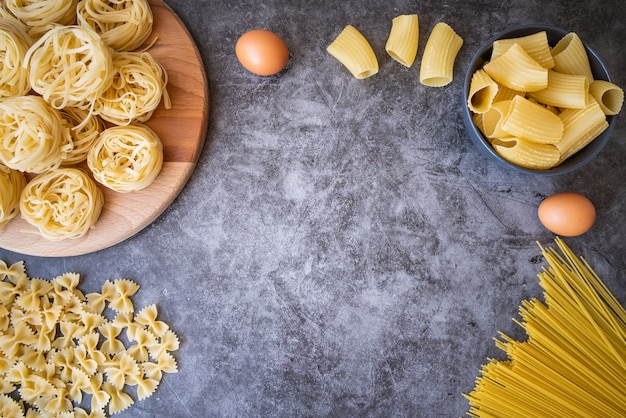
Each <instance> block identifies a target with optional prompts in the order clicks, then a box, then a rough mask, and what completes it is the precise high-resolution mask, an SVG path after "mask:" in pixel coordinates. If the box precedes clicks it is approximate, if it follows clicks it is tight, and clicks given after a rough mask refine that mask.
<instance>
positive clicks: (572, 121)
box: [556, 97, 609, 162]
mask: <svg viewBox="0 0 626 418" xmlns="http://www.w3.org/2000/svg"><path fill="white" fill-rule="evenodd" d="M559 118H560V119H561V121H562V122H563V138H562V139H561V141H560V142H559V143H558V144H556V146H557V147H558V149H559V152H560V154H561V158H560V161H561V162H562V161H564V160H566V159H567V158H569V157H570V156H572V155H574V154H575V153H577V152H578V151H580V150H581V149H583V148H584V147H585V146H586V145H587V144H589V143H590V142H591V141H593V140H594V139H595V138H597V137H598V135H600V134H601V133H602V132H604V130H606V128H608V127H609V123H608V122H607V120H606V116H605V114H604V112H603V111H602V109H601V108H600V105H599V104H598V102H596V100H595V99H594V98H593V97H590V98H589V105H588V106H586V107H585V108H583V109H565V110H563V111H562V112H561V113H560V114H559Z"/></svg>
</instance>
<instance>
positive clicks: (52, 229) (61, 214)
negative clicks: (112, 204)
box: [20, 168, 104, 241]
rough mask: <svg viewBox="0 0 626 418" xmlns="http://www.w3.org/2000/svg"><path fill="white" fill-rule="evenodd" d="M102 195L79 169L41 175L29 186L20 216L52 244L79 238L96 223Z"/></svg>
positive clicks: (58, 170) (62, 169)
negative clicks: (52, 242)
mask: <svg viewBox="0 0 626 418" xmlns="http://www.w3.org/2000/svg"><path fill="white" fill-rule="evenodd" d="M103 204H104V198H103V193H102V190H100V188H98V186H97V185H96V183H95V182H94V181H93V180H92V179H91V178H90V177H89V176H88V175H87V173H85V172H84V171H83V170H81V169H79V168H58V169H55V170H50V171H46V172H45V173H43V174H39V175H38V176H36V177H35V178H34V179H32V180H31V181H30V182H28V184H27V185H26V188H25V189H24V190H23V191H22V195H21V198H20V213H21V215H22V217H23V218H24V219H25V220H26V221H27V222H28V223H30V224H31V225H33V226H35V227H37V228H38V229H39V232H40V233H41V235H43V236H44V237H46V238H47V239H49V240H52V241H60V240H63V239H66V238H79V237H82V236H83V235H85V234H86V233H87V232H88V231H89V229H90V228H91V227H92V226H93V225H94V224H95V223H96V221H97V220H98V218H99V216H100V211H101V210H102V206H103Z"/></svg>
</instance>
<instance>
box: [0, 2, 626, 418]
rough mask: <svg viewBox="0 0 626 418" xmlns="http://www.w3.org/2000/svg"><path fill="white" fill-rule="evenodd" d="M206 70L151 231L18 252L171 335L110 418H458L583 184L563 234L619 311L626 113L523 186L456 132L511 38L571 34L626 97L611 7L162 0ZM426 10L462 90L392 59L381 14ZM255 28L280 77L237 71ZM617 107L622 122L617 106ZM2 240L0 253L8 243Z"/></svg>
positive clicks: (422, 18)
mask: <svg viewBox="0 0 626 418" xmlns="http://www.w3.org/2000/svg"><path fill="white" fill-rule="evenodd" d="M167 3H168V4H169V5H170V6H171V7H172V9H173V10H174V11H175V12H176V13H177V14H178V15H179V16H180V19H181V20H182V21H183V22H184V23H185V24H186V25H187V27H188V29H189V31H190V33H191V35H192V36H193V38H194V39H195V41H196V43H197V45H198V49H199V50H200V53H201V56H202V57H203V60H204V63H205V67H206V71H207V76H208V80H209V89H210V105H211V110H210V123H209V131H208V136H207V139H206V144H205V147H204V150H203V153H202V155H201V157H200V161H199V163H198V166H197V169H196V171H195V172H194V174H193V176H192V177H191V179H190V181H189V183H188V184H187V186H186V187H185V189H184V190H183V192H182V193H181V194H180V196H179V197H178V198H177V199H176V201H175V202H174V203H173V204H172V205H171V206H170V207H169V208H168V209H167V210H166V211H165V213H163V215H162V216H160V217H159V218H158V219H157V220H156V221H155V222H154V223H153V224H151V225H150V226H149V227H147V228H146V229H145V230H143V231H141V232H140V233H138V234H137V235H136V236H134V237H132V238H130V239H128V240H126V241H125V242H123V243H121V244H118V245H117V246H115V247H113V248H109V249H106V250H102V251H99V252H97V253H94V254H90V255H85V256H77V257H66V258H40V257H30V256H24V255H20V254H15V253H12V252H9V251H6V250H0V258H2V259H4V260H6V261H7V262H15V261H19V260H25V261H26V263H27V267H28V269H29V273H30V275H31V276H34V277H45V278H52V277H54V276H56V275H58V274H61V273H64V272H66V271H75V272H78V273H80V274H81V275H82V276H83V282H82V284H81V288H83V289H85V290H87V291H93V290H96V289H99V288H100V287H101V286H102V284H103V282H104V281H105V280H107V279H115V278H119V277H124V278H129V279H132V280H135V281H136V282H138V283H139V284H140V285H141V290H140V291H139V293H138V294H137V295H136V296H135V297H134V301H135V304H136V305H137V306H138V307H142V306H145V305H147V304H150V303H156V304H158V306H159V309H160V318H161V319H162V320H164V321H166V322H168V323H169V324H170V326H171V327H172V328H173V329H174V330H175V331H176V332H177V333H178V335H179V336H180V338H181V348H180V350H179V351H178V352H176V353H175V356H176V358H177V360H178V363H179V369H180V371H179V373H177V374H170V375H166V376H165V378H164V380H163V382H162V383H161V386H160V387H159V389H158V391H157V392H156V393H155V394H154V395H153V396H152V397H151V398H149V399H147V400H145V401H141V402H138V403H136V404H135V405H134V406H133V407H132V408H131V409H129V410H127V411H125V412H123V413H120V414H119V415H117V416H119V417H204V416H207V417H248V416H277V417H304V416H310V417H312V416H332V417H352V416H367V417H391V416H420V417H459V416H462V415H464V414H465V413H466V411H467V410H468V403H467V401H466V400H465V399H464V398H463V397H462V393H467V392H469V391H471V390H472V388H473V385H474V380H475V378H476V377H477V376H478V375H479V372H480V367H481V365H482V364H484V363H486V361H487V358H488V357H496V358H502V353H501V352H499V350H497V349H496V347H495V345H494V342H493V338H494V337H496V336H497V333H498V331H504V332H506V333H508V334H510V335H513V336H515V337H517V338H524V334H523V332H521V331H520V329H519V328H518V327H517V326H516V325H514V323H513V321H512V318H514V317H517V311H518V307H519V305H520V303H521V301H522V300H524V299H526V298H532V297H541V289H540V288H539V286H538V283H537V278H536V274H537V273H538V272H539V271H540V269H541V267H542V265H544V260H543V259H542V258H541V256H540V251H539V248H538V246H537V243H536V242H537V241H539V242H541V243H543V244H552V241H553V238H554V236H553V235H552V234H551V233H549V232H548V231H546V230H545V229H543V227H542V226H541V225H540V224H539V222H538V220H537V216H536V209H537V205H538V204H539V203H540V202H541V200H542V199H543V198H544V197H546V196H548V195H551V194H553V193H555V192H560V191H576V192H579V193H583V194H585V195H586V196H588V197H589V198H590V199H591V200H592V201H593V202H594V204H595V205H596V207H597V212H598V218H597V223H596V225H595V226H594V227H593V229H592V230H591V231H590V232H588V233H587V234H585V235H583V236H581V237H578V238H572V239H568V240H567V242H568V243H569V245H570V246H571V247H572V249H573V250H574V251H575V252H576V253H577V254H582V255H584V256H585V257H586V258H587V260H588V261H589V262H590V263H591V265H592V266H593V267H594V268H595V269H596V270H597V271H598V273H599V274H600V275H601V276H602V277H603V279H604V280H605V282H606V283H607V285H608V286H609V288H610V289H611V290H612V291H613V292H614V293H615V294H616V295H617V296H618V298H619V299H620V301H621V302H626V286H625V283H624V281H625V280H626V277H625V271H626V257H625V254H626V251H625V250H626V240H625V238H624V233H625V232H626V224H625V223H624V216H625V215H626V211H625V210H624V202H625V198H626V188H625V187H624V182H623V180H624V178H626V166H625V165H624V164H623V160H624V156H625V152H626V138H625V136H626V119H625V118H624V116H625V115H623V114H622V115H620V117H619V118H618V121H617V127H616V129H615V131H614V135H613V139H612V141H611V142H610V143H609V144H608V146H607V147H606V148H605V150H604V151H603V152H602V153H601V154H600V155H599V156H598V158H597V159H596V160H595V161H594V162H592V163H590V164H589V165H587V166H585V167H584V168H583V169H581V170H580V171H578V172H576V173H572V174H567V175H562V176H557V177H533V176H529V175H523V174H517V173H514V172H511V171H507V170H505V169H502V168H500V167H498V166H496V165H494V164H493V163H491V162H489V161H487V160H486V159H485V158H484V157H483V156H482V155H481V154H479V153H478V151H477V150H476V149H475V148H474V146H473V145H472V144H471V143H470V141H469V139H468V137H467V135H466V133H465V131H464V128H463V125H462V120H461V115H460V110H461V107H462V106H463V105H464V98H463V97H462V80H463V75H464V70H465V69H466V68H467V66H468V63H469V61H470V59H471V57H472V55H473V53H474V51H475V50H477V49H478V47H479V46H480V44H481V43H482V42H484V41H485V40H487V39H488V38H489V37H491V36H492V35H493V34H495V33H496V32H499V31H501V30H504V29H507V28H509V27H511V26H515V25H520V24H530V23H548V24H551V25H554V26H558V27H562V28H564V29H568V30H572V31H576V32H577V33H578V34H579V35H580V36H581V38H582V39H583V40H585V41H586V42H587V43H588V44H589V45H590V46H591V47H592V48H594V49H595V50H596V51H598V53H599V54H600V55H601V56H602V57H604V58H605V60H606V62H607V66H608V68H609V70H610V71H611V72H612V75H613V77H614V80H615V82H616V83H618V84H620V85H621V86H625V87H626V71H625V69H626V52H625V48H624V39H625V38H626V23H625V22H626V13H625V12H624V7H623V4H622V2H621V1H618V0H612V1H565V0H563V1H551V2H543V1H537V0H534V1H511V0H497V1H477V0H472V1H443V2H441V1H406V0H393V1H368V2H365V1H356V0H346V1H341V2H337V1H322V0H312V1H306V2H305V1H287V0H268V1H264V2H260V1H244V0H233V1H228V2H227V1H203V0H167ZM404 13H418V14H419V23H420V42H419V45H420V49H419V51H420V55H419V57H421V52H422V51H423V48H424V45H425V43H426V39H427V36H428V34H429V33H430V30H431V29H432V27H433V26H434V24H435V23H437V22H439V21H444V22H446V23H448V24H449V25H451V26H452V27H453V28H454V29H455V30H456V31H457V33H458V34H459V35H460V36H461V37H462V38H463V39H464V44H463V47H462V49H461V51H460V52H459V54H458V57H457V60H456V63H455V78H454V80H453V82H452V83H451V84H450V85H448V86H446V87H444V88H428V87H424V86H422V85H420V83H419V80H418V75H419V57H418V60H417V62H416V64H415V65H414V66H413V67H412V68H410V69H406V68H404V67H402V66H401V65H399V64H398V63H396V62H395V61H393V60H392V59H391V58H390V57H389V56H387V55H386V53H385V52H384V44H385V41H386V39H387V35H388V32H389V29H390V26H391V19H392V18H393V17H395V16H397V15H399V14H404ZM347 24H352V25H354V26H356V27H357V28H358V29H359V30H361V32H362V33H363V34H364V35H365V36H366V38H368V40H369V41H370V42H371V44H372V46H373V48H374V50H375V52H376V54H377V56H378V59H379V63H380V71H379V73H378V74H377V75H376V76H374V77H372V78H370V79H367V80H356V79H354V78H353V77H352V76H351V75H350V74H349V73H348V72H347V70H346V69H345V68H343V67H342V66H341V65H340V64H339V63H338V62H337V61H336V60H334V59H333V58H332V57H330V56H329V55H328V54H327V53H326V51H325V49H326V46H327V45H328V44H329V43H330V42H331V41H332V40H333V39H334V37H335V36H337V34H338V33H339V32H340V31H341V30H342V29H343V27H344V26H345V25H347ZM253 28H265V29H270V30H273V31H275V32H277V33H278V34H280V35H281V36H282V37H283V38H284V39H285V41H286V42H287V44H288V45H289V47H290V61H289V64H288V68H287V69H286V70H285V71H284V72H283V73H281V74H279V75H277V76H274V77H269V78H259V77H256V76H253V75H251V74H250V73H248V72H246V71H245V70H243V68H242V67H241V66H240V65H239V63H238V62H237V60H236V58H235V54H234V46H235V42H236V40H237V38H238V37H239V36H240V35H241V34H242V33H244V32H245V31H247V30H249V29H253ZM622 113H624V112H622ZM0 246H1V243H0Z"/></svg>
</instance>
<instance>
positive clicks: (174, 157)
mask: <svg viewBox="0 0 626 418" xmlns="http://www.w3.org/2000/svg"><path fill="white" fill-rule="evenodd" d="M149 3H150V6H151V7H152V12H153V15H154V27H153V35H152V37H151V38H150V40H152V39H154V37H156V38H157V40H156V43H155V44H154V46H153V47H152V48H151V49H150V53H151V54H152V55H153V56H154V58H155V59H156V60H157V61H159V62H160V63H161V64H162V65H163V66H164V67H165V69H166V71H167V74H168V77H169V81H168V87H167V91H168V93H169V95H170V98H171V101H172V108H171V109H165V108H163V103H161V105H160V106H159V108H158V109H157V110H156V111H155V112H154V114H153V116H152V118H151V119H150V120H149V121H148V122H147V123H146V124H147V125H149V126H150V127H152V128H153V129H154V130H155V131H156V132H157V133H158V134H159V137H160V138H161V140H162V141H163V148H164V162H163V169H162V171H161V172H160V173H159V175H158V177H157V178H156V180H155V181H154V182H153V183H152V184H151V185H150V186H149V187H147V188H146V189H143V190H140V191H137V192H131V193H124V194H122V193H116V192H114V191H111V190H109V189H107V188H105V187H102V189H103V192H104V197H105V204H104V208H103V211H102V215H101V216H100V219H98V222H97V223H96V225H95V226H94V228H93V229H91V230H90V231H89V232H88V233H87V234H86V235H85V236H83V237H81V238H78V239H66V240H63V241H50V240H47V239H45V238H43V237H41V235H39V233H38V232H37V230H36V229H35V228H34V227H33V226H31V225H29V224H28V223H27V222H26V221H24V220H22V219H21V218H20V216H19V215H18V216H16V217H15V218H13V219H12V220H11V221H10V222H9V223H8V224H7V225H6V226H5V227H4V228H1V229H0V247H2V248H5V249H7V250H11V251H15V252H18V253H21V254H27V255H34V256H41V257H60V256H75V255H81V254H87V253H91V252H94V251H98V250H102V249H104V248H108V247H110V246H112V245H115V244H117V243H119V242H121V241H123V240H125V239H127V238H129V237H131V236H132V235H134V234H136V233H137V232H139V231H141V230H142V229H143V228H145V227H146V226H148V225H149V224H150V223H151V222H152V221H154V220H155V219H156V218H157V217H158V216H159V215H160V214H161V213H162V212H163V211H164V210H165V209H166V208H167V207H168V206H169V205H170V204H171V203H172V201H173V200H174V199H175V198H176V196H178V194H179V193H180V192H181V190H182V189H183V187H184V186H185V184H186V182H187V180H188V179H189V177H190V176H191V173H192V172H193V170H194V168H195V166H196V163H197V161H198V158H199V156H200V152H201V151H202V147H203V145H204V141H205V137H206V133H207V128H208V117H209V89H208V84H207V79H206V74H205V72H204V65H203V63H202V58H201V57H200V54H199V52H198V49H197V48H196V45H195V43H194V41H193V39H192V38H191V36H190V34H189V32H188V31H187V29H186V28H185V26H184V24H183V23H182V22H181V21H180V20H179V19H178V17H177V16H176V15H175V14H174V12H173V11H172V10H171V9H170V8H169V6H168V5H167V4H165V3H164V2H163V1H162V0H150V1H149Z"/></svg>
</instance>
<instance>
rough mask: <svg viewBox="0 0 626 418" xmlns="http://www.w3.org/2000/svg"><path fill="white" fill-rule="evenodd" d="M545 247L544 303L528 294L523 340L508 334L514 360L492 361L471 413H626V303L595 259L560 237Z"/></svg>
mask: <svg viewBox="0 0 626 418" xmlns="http://www.w3.org/2000/svg"><path fill="white" fill-rule="evenodd" d="M556 244H557V246H558V248H559V250H560V253H559V252H558V251H557V250H556V249H554V248H544V247H541V246H540V248H541V251H542V253H543V256H544V258H545V260H546V261H547V262H548V267H544V268H543V270H542V271H541V272H540V273H539V274H538V276H539V283H540V285H541V287H542V288H543V289H544V302H542V301H540V300H538V299H532V300H528V301H524V302H523V303H522V305H521V306H520V309H519V313H520V316H521V320H520V321H516V323H517V324H518V325H520V326H521V327H522V328H523V329H524V330H525V331H526V333H527V334H528V338H527V340H526V341H524V342H518V341H515V340H513V339H512V338H511V337H509V336H507V335H505V334H504V333H500V337H501V339H500V340H496V346H497V347H498V348H499V349H501V350H502V351H504V352H505V353H506V354H507V357H508V359H506V360H505V361H498V360H495V359H492V360H490V361H489V363H488V364H486V365H484V366H483V368H482V370H481V376H480V377H479V378H477V379H476V385H475V388H474V390H473V391H472V392H471V393H470V394H468V395H464V396H465V397H466V398H467V399H468V400H469V403H470V411H469V412H468V415H469V416H472V417H494V416H506V417H511V418H516V417H520V418H521V417H556V416H559V417H573V416H589V417H591V416H594V417H595V416H601V417H623V416H626V398H625V397H624V392H625V391H626V385H625V383H624V382H626V363H625V361H624V359H626V344H625V342H624V339H625V338H626V310H625V309H624V308H623V307H622V306H621V305H620V303H619V302H618V301H617V299H616V298H615V296H613V295H612V294H611V292H610V291H609V290H608V289H607V287H606V286H605V284H604V283H603V282H602V280H601V279H600V278H599V277H598V275H597V274H596V273H595V272H594V271H593V269H592V268H591V266H589V264H588V263H587V262H586V261H585V260H584V259H582V258H579V257H577V256H576V255H575V254H574V253H573V252H572V250H571V249H570V248H569V247H568V246H567V244H566V243H565V242H564V241H563V240H562V239H560V238H557V239H556Z"/></svg>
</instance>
